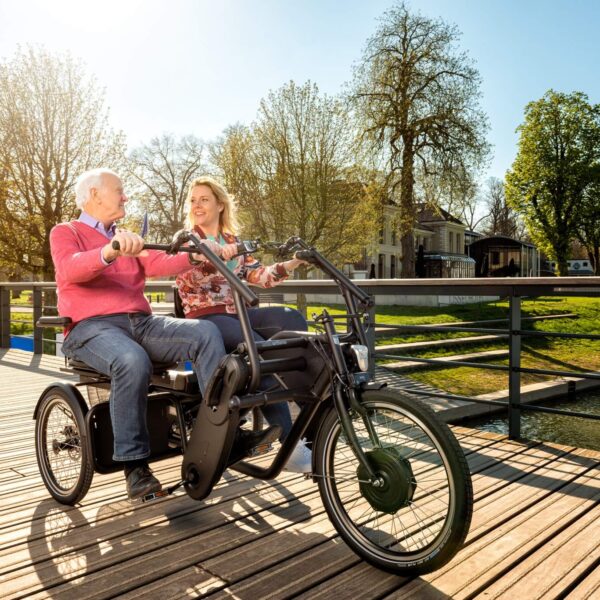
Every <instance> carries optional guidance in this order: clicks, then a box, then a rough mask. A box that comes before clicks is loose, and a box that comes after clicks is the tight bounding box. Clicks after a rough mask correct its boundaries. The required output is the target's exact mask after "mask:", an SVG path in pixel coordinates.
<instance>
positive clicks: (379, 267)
mask: <svg viewBox="0 0 600 600" xmlns="http://www.w3.org/2000/svg"><path fill="white" fill-rule="evenodd" d="M378 263H379V264H378V265H377V277H378V278H379V279H383V278H384V277H385V254H380V255H379V261H378Z"/></svg>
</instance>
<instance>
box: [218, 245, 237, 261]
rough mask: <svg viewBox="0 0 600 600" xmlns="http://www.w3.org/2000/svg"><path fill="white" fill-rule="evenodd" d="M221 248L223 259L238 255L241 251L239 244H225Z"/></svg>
mask: <svg viewBox="0 0 600 600" xmlns="http://www.w3.org/2000/svg"><path fill="white" fill-rule="evenodd" d="M220 248H221V252H220V254H221V258H222V259H223V260H230V259H232V258H233V257H234V256H237V255H238V254H239V252H240V249H239V247H238V245H237V244H225V245H224V246H220Z"/></svg>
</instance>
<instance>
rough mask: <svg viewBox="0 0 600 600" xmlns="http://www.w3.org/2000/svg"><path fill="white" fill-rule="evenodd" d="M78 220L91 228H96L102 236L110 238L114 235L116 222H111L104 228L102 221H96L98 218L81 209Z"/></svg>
mask: <svg viewBox="0 0 600 600" xmlns="http://www.w3.org/2000/svg"><path fill="white" fill-rule="evenodd" d="M78 221H81V222H82V223H84V224H85V225H88V226H89V227H91V228H92V229H96V230H97V231H98V232H99V233H101V234H102V235H103V236H105V237H107V238H109V239H111V238H112V237H113V236H114V235H115V229H116V228H117V224H116V223H112V224H111V225H110V226H109V227H108V229H106V228H105V227H104V223H102V222H101V221H98V219H96V217H92V215H90V214H89V213H86V212H85V211H84V210H82V211H81V214H80V215H79V219H78Z"/></svg>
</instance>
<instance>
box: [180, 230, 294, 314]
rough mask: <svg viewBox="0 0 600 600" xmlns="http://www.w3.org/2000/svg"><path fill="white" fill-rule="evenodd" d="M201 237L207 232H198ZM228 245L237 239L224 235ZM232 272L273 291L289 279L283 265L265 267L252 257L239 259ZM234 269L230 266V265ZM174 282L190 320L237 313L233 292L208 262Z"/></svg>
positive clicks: (245, 256)
mask: <svg viewBox="0 0 600 600" xmlns="http://www.w3.org/2000/svg"><path fill="white" fill-rule="evenodd" d="M196 231H197V232H198V233H199V234H200V235H201V236H202V237H206V236H205V235H204V233H203V232H202V231H201V230H199V229H196ZM222 236H223V238H224V240H225V243H227V244H231V243H234V242H235V241H236V238H235V236H233V235H230V234H226V233H223V234H222ZM228 262H229V263H231V262H235V263H236V264H234V265H233V269H232V271H233V272H234V273H235V274H236V275H238V276H239V275H240V273H241V274H242V278H243V279H245V280H246V281H247V282H248V283H251V284H252V285H257V286H259V287H262V288H271V287H274V286H276V285H277V284H279V283H281V282H282V281H284V280H286V279H287V278H288V276H289V273H288V272H287V270H286V268H285V267H284V266H283V263H275V264H273V265H270V266H268V267H264V266H262V265H261V263H260V262H259V261H258V260H256V259H255V258H254V257H253V256H251V255H250V254H245V255H242V256H238V257H237V258H235V259H233V261H228ZM230 268H231V265H230ZM175 283H176V284H177V288H178V289H179V296H180V297H181V304H182V306H183V312H184V314H185V317H186V318H187V319H194V318H197V317H202V316H204V315H210V314H215V313H231V314H235V312H236V310H235V304H234V301H233V292H232V290H231V286H230V285H229V283H228V282H227V280H226V279H225V278H224V277H223V276H222V275H221V274H220V273H219V272H218V271H217V270H216V269H215V267H213V265H212V264H211V263H209V262H202V263H200V264H199V265H196V266H194V267H193V268H192V269H190V270H188V271H186V272H185V273H182V274H180V275H179V276H178V277H177V279H176V281H175Z"/></svg>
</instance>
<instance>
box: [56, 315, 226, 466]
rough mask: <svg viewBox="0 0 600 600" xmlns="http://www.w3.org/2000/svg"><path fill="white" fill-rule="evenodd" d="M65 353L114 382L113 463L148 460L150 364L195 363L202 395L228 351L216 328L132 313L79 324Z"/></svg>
mask: <svg viewBox="0 0 600 600" xmlns="http://www.w3.org/2000/svg"><path fill="white" fill-rule="evenodd" d="M63 352H64V353H65V354H66V355H67V356H69V357H71V358H75V359H77V360H80V361H83V362H84V363H86V364H88V365H89V366H90V367H93V368H94V369H96V370H97V371H99V372H100V373H102V374H104V375H107V376H109V377H110V379H111V387H110V417H111V421H112V427H113V434H114V439H115V444H114V454H113V459H114V460H116V461H131V460H138V459H143V458H147V457H148V456H149V455H150V441H149V436H148V428H147V425H146V406H147V401H148V385H149V383H150V379H151V376H152V362H153V361H154V362H165V363H168V362H172V363H175V362H183V361H186V360H189V361H191V362H192V363H193V364H194V371H195V372H196V376H197V377H198V384H199V386H200V390H201V391H202V392H204V390H205V388H206V385H207V383H208V380H209V378H210V376H211V375H212V373H213V371H214V370H215V368H216V367H217V365H218V363H219V360H220V359H221V358H222V357H223V356H224V355H225V348H224V347H223V339H222V338H221V334H220V333H219V330H218V329H217V327H216V326H215V325H213V324H212V323H208V322H202V321H195V320H185V319H172V318H170V317H160V316H155V315H147V314H143V313H133V314H116V315H108V316H101V317H92V318H90V319H85V320H84V321H81V322H79V323H77V325H75V327H74V328H73V329H72V330H71V332H70V333H69V335H68V336H67V339H66V340H65V342H64V344H63Z"/></svg>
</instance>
